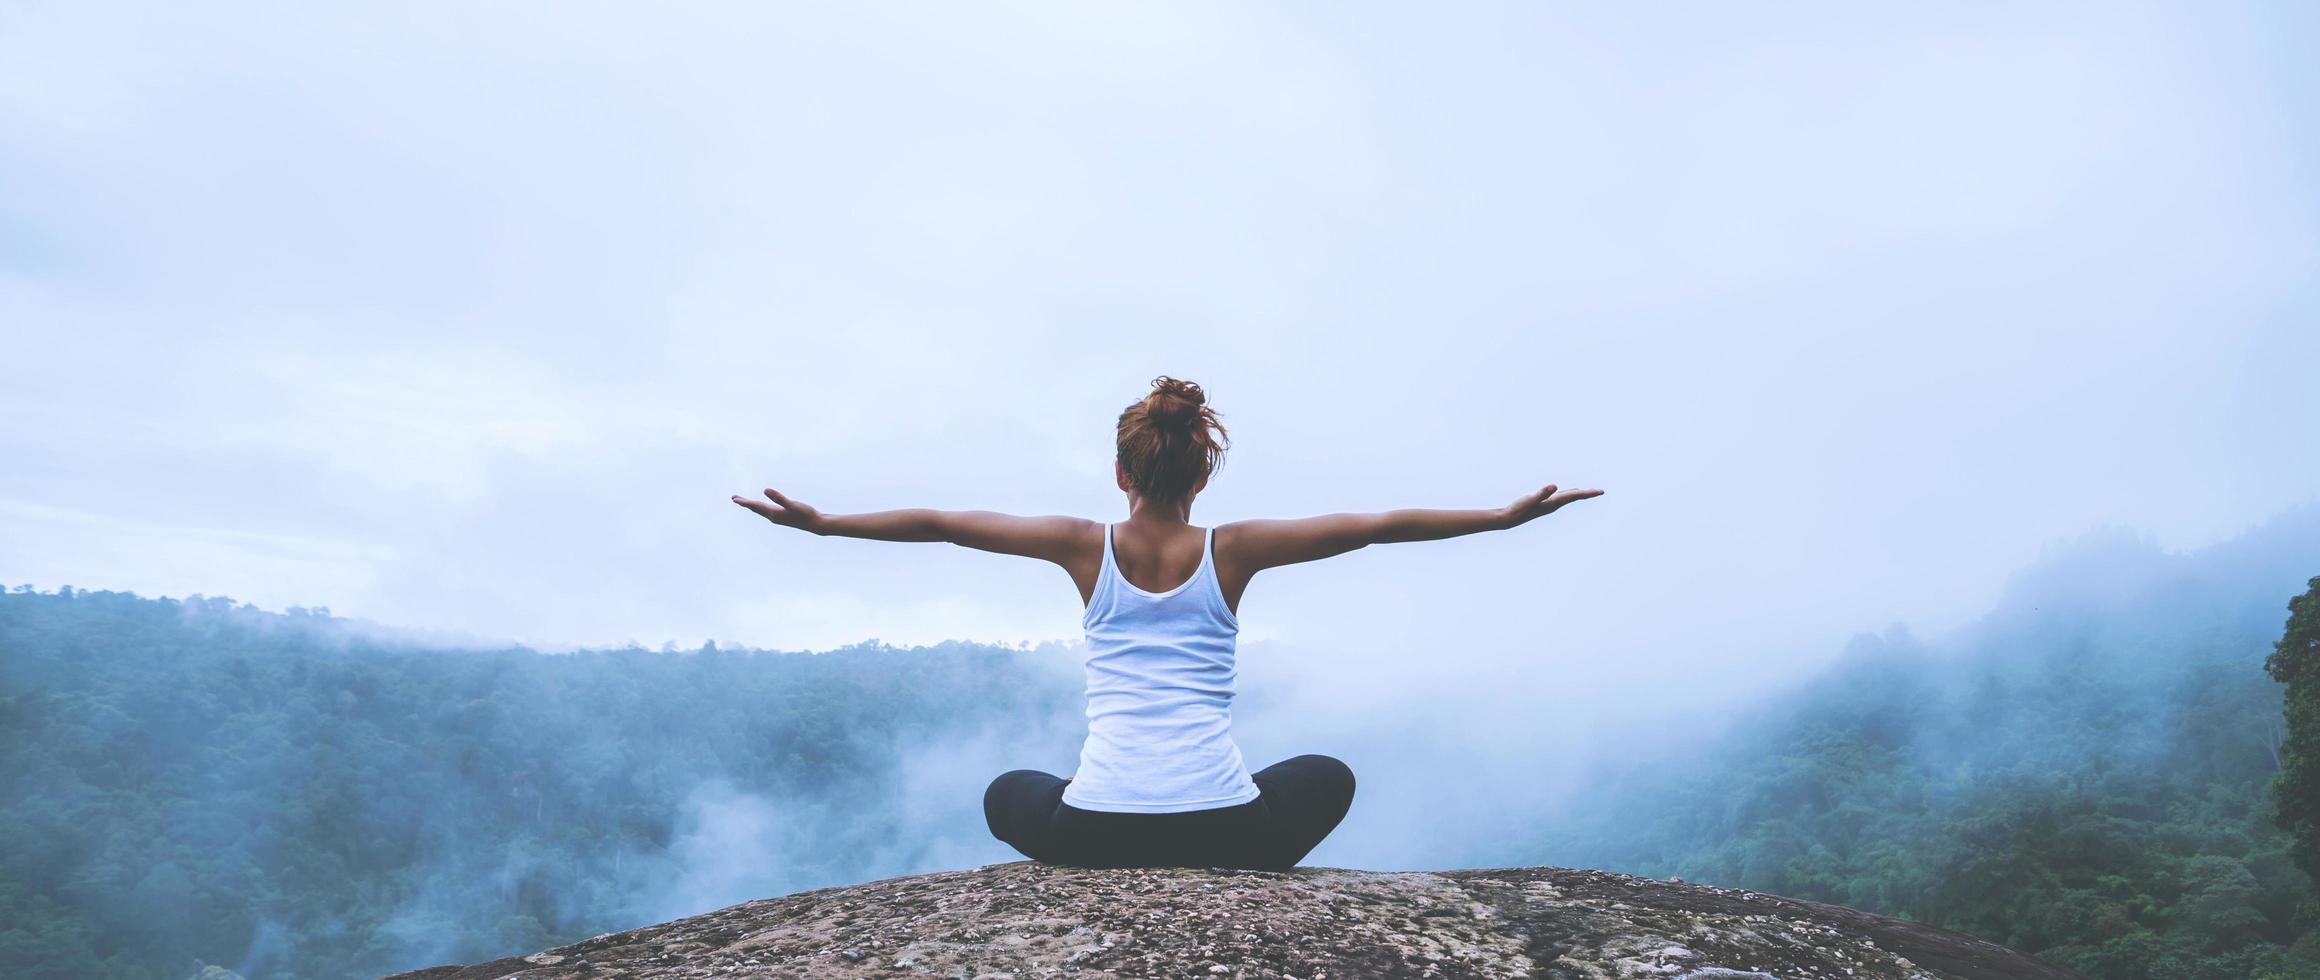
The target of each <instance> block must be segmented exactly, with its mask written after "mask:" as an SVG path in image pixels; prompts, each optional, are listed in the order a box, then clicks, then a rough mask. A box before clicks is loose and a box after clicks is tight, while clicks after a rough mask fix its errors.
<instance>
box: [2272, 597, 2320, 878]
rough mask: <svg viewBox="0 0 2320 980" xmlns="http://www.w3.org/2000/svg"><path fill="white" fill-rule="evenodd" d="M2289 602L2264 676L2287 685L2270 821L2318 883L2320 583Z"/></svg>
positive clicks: (2300, 866)
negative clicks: (2284, 732)
mask: <svg viewBox="0 0 2320 980" xmlns="http://www.w3.org/2000/svg"><path fill="white" fill-rule="evenodd" d="M2305 584H2306V585H2307V586H2309V588H2308V589H2306V590H2305V592H2304V594H2303V595H2300V596H2297V597H2295V598H2293V599H2290V600H2288V626H2287V629H2286V630H2285V631H2284V632H2282V633H2281V635H2280V642H2279V643H2277V644H2274V645H2273V647H2272V655H2271V656H2269V657H2266V658H2265V659H2264V671H2265V672H2266V673H2268V674H2270V675H2272V679H2273V680H2276V681H2279V682H2280V683H2282V684H2286V685H2287V686H2288V692H2287V708H2286V712H2287V723H2288V735H2287V739H2286V741H2285V742H2284V743H2283V744H2282V745H2281V746H2280V774H2279V775H2278V776H2277V777H2274V778H2273V780H2272V807H2273V810H2272V816H2273V819H2274V820H2275V821H2277V822H2278V823H2279V825H2280V829H2282V830H2285V831H2287V832H2288V834H2289V836H2290V837H2292V838H2294V840H2295V843H2294V845H2293V846H2292V847H2291V848H2290V849H2289V854H2290V855H2291V856H2292V857H2293V858H2294V859H2295V862H2296V866H2297V867H2299V868H2302V869H2304V873H2305V874H2307V875H2310V876H2312V877H2313V879H2314V880H2320V578H2314V579H2312V580H2311V581H2310V582H2307V583H2305Z"/></svg>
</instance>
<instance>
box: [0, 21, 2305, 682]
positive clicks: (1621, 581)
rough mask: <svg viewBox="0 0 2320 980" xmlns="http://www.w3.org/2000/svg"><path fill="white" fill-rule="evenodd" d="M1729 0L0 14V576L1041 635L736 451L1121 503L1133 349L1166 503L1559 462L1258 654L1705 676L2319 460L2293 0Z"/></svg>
mask: <svg viewBox="0 0 2320 980" xmlns="http://www.w3.org/2000/svg"><path fill="white" fill-rule="evenodd" d="M1748 6H1749V7H1750V8H1751V9H1749V10H1748V11H1747V12H1741V11H1740V10H1738V9H1737V8H1730V7H1725V6H1714V5H1711V6H1707V7H1701V6H1696V5H1693V6H1685V7H1683V8H1681V9H1677V8H1674V7H1651V6H1647V5H1630V4H1621V5H1611V6H1605V7H1600V8H1598V7H1582V6H1576V5H1574V6H1573V7H1571V8H1565V9H1556V10H1548V9H1544V8H1543V7H1542V6H1541V5H1530V4H1515V5H1508V6H1503V7H1481V6H1463V5H1461V6H1459V7H1457V8H1455V9H1454V10H1448V9H1444V8H1428V9H1425V10H1420V9H1419V8H1414V7H1408V6H1405V5H1372V6H1366V7H1360V8H1355V7H1352V6H1348V5H1337V4H1327V5H1324V4H1296V5H1289V4H1272V5H1259V4H1227V5H1214V6H1196V5H1182V4H1168V5H1159V4H1153V5H1143V6H1121V5H1108V4H1107V5H1065V4H1058V5H1053V6H1018V5H1008V6H986V5H974V6H972V7H968V6H961V5H937V4H928V5H924V6H920V7H910V8H889V7H880V6H873V5H867V4H844V5H825V4H816V5H803V4H800V5H763V4H734V5H732V6H730V7H723V6H716V7H697V6H684V7H682V8H681V9H680V8H679V7H678V6H677V5H671V4H651V5H573V4H564V3H541V4H534V5H520V4H491V5H474V4H443V5H437V4H410V3H392V4H378V5H356V4H336V3H333V4H305V3H283V4H279V5H253V6H228V5H209V4H203V5H194V6H188V5H182V4H158V3H157V4H150V5H133V6H121V5H114V4H108V3H97V2H73V3H11V4H7V5H5V6H0V331H5V335H4V339H5V344H4V348H0V419H4V421H5V425H4V426H0V459H4V460H5V464H4V465H0V582H6V583H9V584H16V583H32V584H35V585H38V586H40V587H41V588H43V589H53V588H55V587H56V586H58V585H65V584H70V585H73V586H76V587H80V588H110V589H127V590H134V591H136V592H139V593H142V594H147V595H172V596H183V595H188V594H192V593H205V594H210V595H220V594H222V595H230V596H232V597H235V598H237V599H242V600H246V601H250V602H255V603H257V604H259V605H261V606H265V607H269V608H281V607H285V606H289V605H293V604H299V605H327V606H329V607H331V608H332V609H333V610H335V611H336V612H338V613H339V614H341V615H349V616H358V617H362V618H367V619H373V620H377V621H380V622H385V623H390V624H395V625H400V626H409V627H422V628H429V629H441V630H452V631H461V632H466V633H472V634H477V635H482V636H489V637H507V638H513V639H517V640H521V641H524V642H530V643H535V644H542V645H569V644H588V645H596V644H609V643H618V642H623V641H629V640H634V641H638V642H642V643H645V644H647V645H654V646H657V645H659V644H661V643H662V642H664V641H671V640H674V641H676V642H678V643H680V644H682V645H688V646H689V645H692V644H696V643H698V642H700V641H701V640H703V639H707V638H714V639H716V640H719V641H721V642H738V643H746V644H751V645H761V646H771V647H782V648H824V647H828V646H833V645H838V644H843V643H847V642H852V641H855V640H860V639H865V638H881V639H884V640H887V641H889V642H897V643H919V642H933V641H937V640H941V639H945V638H963V639H975V640H999V641H1015V640H1039V639H1049V638H1068V637H1071V636H1073V635H1074V634H1075V632H1076V629H1077V626H1078V601H1077V596H1076V594H1075V593H1074V592H1073V590H1072V589H1071V586H1070V583H1069V581H1068V579H1067V578H1066V576H1065V575H1064V574H1063V573H1062V572H1061V571H1060V570H1057V569H1055V568H1053V567H1050V566H1042V565H1037V564H1035V563H1030V562H1026V561H1023V560H1020V559H1010V558H1004V557H999V556H991V555H984V554H981V553H978V552H971V551H967V550H965V549H959V548H954V547H950V546H944V545H902V544H888V543H879V542H863V541H850V540H845V539H835V538H832V539H823V538H815V537H812V536H809V535H803V534H798V533H795V532H790V531H784V530H781V529H775V528H771V527H769V526H767V525H765V524H764V523H763V522H761V521H759V520H757V519H755V518H753V517H750V516H748V515H747V514H744V513H742V512H741V511H739V510H738V509H736V508H734V507H733V506H732V505H731V504H730V503H728V502H727V497H728V496H729V495H731V494H733V493H737V492H738V493H750V492H754V491H756V490H758V489H760V488H762V487H764V486H769V485H771V486H777V487H780V488H782V489H783V490H784V491H785V492H787V493H790V494H792V495H794V496H796V497H798V498H800V499H802V500H805V501H808V502H810V503H812V504H814V505H816V506H819V507H822V508H824V509H826V510H833V511H841V512H843V511H854V510H869V509H879V508H888V507H903V506H932V507H949V508H992V509H1003V510H1011V511H1017V512H1027V513H1071V514H1079V515H1083V516H1088V517H1093V518H1101V519H1117V518H1119V517H1120V516H1123V515H1124V513H1125V507H1124V502H1123V500H1122V498H1121V496H1120V494H1119V493H1118V492H1117V490H1116V489H1114V488H1113V486H1112V483H1111V478H1110V465H1111V438H1112V422H1113V419H1114V417H1115V415H1116V413H1117V412H1118V411H1119V409H1120V408H1121V407H1122V406H1124V405H1125V404H1127V403H1128V402H1129V401H1132V400H1134V399H1136V398H1138V397H1140V396H1141V394H1142V393H1143V391H1144V390H1145V386H1146V383H1147V382H1148V381H1149V380H1150V379H1151V378H1152V377H1153V376H1154V375H1157V374H1162V373H1168V374H1174V375H1178V376H1181V377H1186V378H1190V379H1193V380H1195V381H1198V382H1200V383H1201V384H1203V385H1204V386H1206V387H1207V389H1208V390H1209V392H1210V393H1211V396H1212V399H1213V402H1214V404H1215V405H1216V406H1217V407H1218V408H1219V409H1220V410H1221V411H1222V412H1223V413H1224V415H1225V418H1226V421H1227V423H1228V424H1229V425H1230V426H1231V427H1232V433H1233V436H1234V445H1235V448H1234V451H1233V453H1232V454H1231V455H1230V456H1229V457H1228V460H1227V463H1226V465H1225V468H1224V470H1223V471H1222V472H1221V473H1220V474H1218V476H1217V478H1216V479H1215V480H1214V482H1213V483H1212V485H1211V488H1210V490H1209V491H1208V493H1206V494H1204V495H1203V496H1202V498H1201V499H1200V501H1199V502H1198V505H1197V506H1196V508H1195V510H1194V519H1195V521H1196V522H1199V523H1220V522H1225V521H1230V520H1234V519H1239V518H1248V517H1260V516H1262V517H1278V516H1296V515H1303V514H1308V513H1316V512H1326V511H1335V510H1367V509H1384V508H1391V507H1401V506H1445V507H1461V506H1496V505H1498V504H1501V503H1504V502H1506V501H1508V500H1511V499H1512V498H1514V497H1515V496H1516V495H1518V494H1520V493H1521V492H1523V491H1525V490H1528V489H1531V488H1535V487H1537V486H1539V485H1540V484H1543V483H1546V482H1550V481H1552V482H1560V483H1563V484H1564V485H1567V486H1568V485H1581V486H1598V487H1602V488H1604V489H1605V490H1606V491H1607V494H1606V496H1604V497H1603V498H1601V499H1599V500H1595V501H1590V502H1587V503H1584V504H1581V505H1577V506H1574V507H1572V508H1571V509H1569V510H1567V511H1565V512H1564V513H1563V514H1560V515H1557V516H1555V517H1552V518H1549V519H1548V520H1546V521H1544V522H1541V523H1537V524H1533V525H1530V526H1527V527H1524V528H1522V529H1520V530H1518V531H1516V532H1513V533H1509V534H1504V535H1492V536H1484V537H1479V538H1469V539H1463V540H1459V541H1454V542H1441V543H1429V544H1412V545H1395V546H1385V547H1379V548H1372V549H1369V550H1367V551H1363V552H1358V553H1355V554H1353V555H1350V556H1347V557H1345V558H1341V559H1337V560H1334V561H1331V562H1327V563H1323V564H1320V565H1314V566H1306V567H1299V568H1294V569H1288V570H1281V571H1276V572H1268V573H1266V574H1265V575H1263V576H1260V577H1259V578H1258V579H1257V581H1256V583H1255V584H1254V585H1253V586H1252V587H1251V589H1250V590H1249V592H1248V595H1247V598H1246V601H1245V602H1244V604H1243V609H1242V619H1243V623H1244V627H1243V628H1244V634H1243V635H1244V637H1245V638H1249V639H1271V640H1278V641H1281V644H1282V645H1283V646H1284V647H1286V648H1290V649H1293V650H1295V651H1298V652H1297V653H1296V654H1295V656H1298V657H1303V658H1308V659H1307V660H1306V663H1308V664H1309V665H1310V664H1326V663H1333V662H1336V660H1335V658H1339V657H1344V658H1346V659H1345V660H1344V662H1346V663H1352V664H1363V665H1368V666H1366V667H1365V668H1364V669H1365V670H1367V669H1369V668H1370V667H1375V668H1377V673H1378V675H1379V676H1381V677H1397V676H1398V677H1403V678H1410V679H1413V680H1418V681H1423V682H1428V683H1446V684H1447V683H1470V682H1472V681H1473V680H1475V679H1476V678H1478V677H1486V678H1489V679H1491V680H1492V681H1493V683H1495V684H1497V685H1499V686H1500V687H1502V688H1505V689H1510V690H1515V691H1521V692H1537V691H1542V690H1548V689H1558V688H1570V687H1573V686H1576V685H1597V684H1599V685H1602V686H1603V688H1604V689H1606V690H1642V689H1647V688H1648V686H1650V685H1672V686H1677V687H1685V688H1686V689H1699V690H1714V689H1717V688H1718V687H1719V686H1721V685H1725V684H1728V683H1731V682H1733V681H1735V680H1740V679H1748V678H1759V677H1763V676H1766V675H1767V674H1768V673H1769V672H1773V671H1774V670H1775V668H1797V667H1800V665H1805V664H1809V663H1811V662H1815V661H1818V660H1821V659H1825V658H1827V657H1830V656H1833V655H1835V654H1836V653H1837V652H1838V650H1839V648H1840V647H1841V645H1842V641H1843V639H1844V638H1845V637H1846V636H1848V635H1851V634H1853V633H1856V632H1859V631H1864V630H1876V629H1882V628H1884V627H1886V626H1887V625H1889V624H1892V623H1896V622H1901V623H1907V624H1909V626H1910V627H1911V628H1912V629H1914V630H1917V631H1919V632H1927V633H1930V632H1938V631H1940V630H1942V629H1945V628H1948V627H1951V626H1954V625H1956V624H1958V623H1960V622H1962V621H1963V620H1964V619H1966V618H1969V617H1971V616H1972V615H1974V614H1975V613H1977V612H1978V611H1979V610H1981V609H1982V608H1983V607H1985V606H1986V605H1987V604H1988V603H1989V602H1990V601H1991V599H1992V597H1993V596H1994V595H1995V594H1996V593H1997V591H1998V589H1999V588H2000V587H2001V586H2002V585H2003V583H2004V581H2005V579H2006V576H2007V575H2008V574H2009V573H2010V572H2011V571H2012V570H2014V569H2015V568H2017V567H2019V566H2021V565H2022V564H2023V563H2025V562H2027V561H2029V560H2031V559H2033V558H2035V557H2037V556H2038V555H2039V554H2040V553H2041V552H2042V551H2043V550H2045V549H2047V548H2049V547H2050V546H2051V545H2053V543H2054V542H2056V541H2058V540H2062V539H2067V538H2069V537H2072V536H2075V535H2078V534H2081V533H2083V532H2085V531H2087V530H2089V529H2092V528H2096V527H2100V526H2104V525H2126V526H2131V527H2134V528H2139V529H2144V530H2147V531H2148V532H2149V533H2150V534H2151V535H2153V536H2155V538H2156V539H2157V540H2158V541H2159V542H2161V543H2162V544H2164V545H2165V546H2167V547H2169V548H2192V547H2197V546H2200V545H2204V544H2208V543H2211V542H2214V541H2216V540H2219V539H2221V538H2224V537H2228V536H2230V535H2232V534H2235V533H2237V532H2240V531H2242V530H2244V529H2246V528H2248V527H2249V526H2251V525H2253V524H2255V523H2257V522H2259V521H2261V520H2263V519H2264V518H2266V517H2268V516H2270V515H2272V514H2275V513H2277V512H2279V511H2281V510H2283V509H2285V508H2288V507H2291V506H2294V505H2298V504H2301V503H2306V502H2310V501H2313V500H2314V499H2315V498H2316V497H2320V452H2316V451H2315V447H2316V446H2320V384H2315V383H2314V381H2313V378H2314V366H2315V365H2316V364H2320V321H2316V319H2315V314H2316V313H2320V276H2316V273H2315V270H2320V138H2316V137H2320V77H2316V75H2315V70H2314V69H2313V67H2312V66H2313V64H2314V63H2315V62H2314V57H2313V56H2314V55H2315V54H2316V53H2320V52H2315V51H2314V50H2313V49H2314V47H2315V46H2316V45H2315V44H2314V39H2315V38H2320V13H2316V10H2320V8H2314V7H2313V6H2312V5H2309V4H2299V3H2277V4H2253V5H2235V4H2177V5H2162V6H2152V5H2142V4H2122V3H2089V4H2078V5H2062V6H2045V5H1987V6H1985V5H1979V4H1948V5H1936V6H1934V7H1929V8H1925V9H1916V10H1902V9H1895V8H1892V7H1890V6H1878V7H1875V8H1873V9H1872V8H1863V7H1861V6H1860V5H1856V4H1827V5H1803V6H1787V5H1781V6H1777V7H1773V6H1767V5H1748ZM1356 654H1360V655H1361V656H1358V657H1357V656H1355V655H1356ZM1391 683H1400V680H1394V681H1391ZM1621 685H1628V687H1626V688H1622V687H1621Z"/></svg>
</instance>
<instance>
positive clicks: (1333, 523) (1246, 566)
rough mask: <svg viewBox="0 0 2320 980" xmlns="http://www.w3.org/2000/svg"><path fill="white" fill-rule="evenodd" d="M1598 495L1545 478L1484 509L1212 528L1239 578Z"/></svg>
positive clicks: (1520, 520) (1523, 516)
mask: <svg viewBox="0 0 2320 980" xmlns="http://www.w3.org/2000/svg"><path fill="white" fill-rule="evenodd" d="M1602 495H1603V491H1601V490H1562V489H1559V488H1557V487H1556V486H1555V485H1554V484H1552V483H1550V484H1547V485H1546V486H1544V487H1540V488H1539V489H1538V491H1537V492H1535V493H1528V494H1524V495H1523V496H1522V498H1521V499H1519V500H1516V501H1515V502H1514V503H1511V504H1508V505H1506V506H1504V507H1493V508H1490V509H1487V510H1429V509H1410V510H1389V511H1385V512H1383V513H1377V514H1325V515H1322V516H1320V517H1307V518H1302V519H1299V520H1288V521H1235V522H1233V523H1231V524H1227V525H1225V526H1224V527H1221V528H1218V529H1217V533H1218V535H1219V536H1223V535H1226V534H1228V533H1229V534H1230V535H1231V539H1232V550H1233V564H1234V566H1236V571H1237V572H1238V573H1239V574H1238V576H1237V577H1239V578H1242V579H1243V580H1245V579H1246V577H1248V576H1251V575H1255V574H1256V573H1257V572H1259V571H1262V570H1264V569H1267V568H1272V567H1275V566H1278V565H1294V564H1297V563H1299V562H1308V561H1318V560H1320V559H1323V558H1328V557H1330V556H1332V555H1342V554H1344V553H1346V552H1348V551H1353V550H1355V549H1357V548H1366V547H1368V546H1370V545H1373V544H1385V543H1387V542H1392V541H1437V540H1440V539H1442V538H1455V537H1458V536H1460V535H1465V534H1473V533H1475V532H1478V531H1503V530H1506V529H1508V528H1513V527H1519V526H1521V525H1523V524H1526V523H1529V522H1531V521H1534V520H1537V519H1539V518H1541V517H1545V516H1547V515H1548V514H1552V513H1554V512H1555V511H1557V510H1560V509H1562V507H1563V505H1565V504H1568V503H1571V502H1572V501H1575V500H1586V499H1588V498H1590V497H1599V496H1602ZM1227 528H1229V529H1231V530H1230V531H1229V532H1228V531H1227V530H1226V529H1227Z"/></svg>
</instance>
